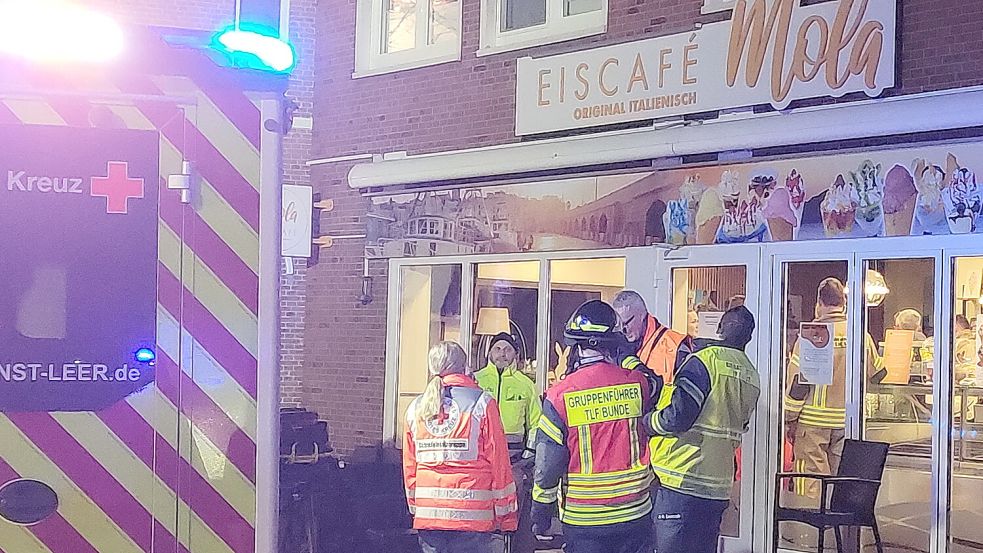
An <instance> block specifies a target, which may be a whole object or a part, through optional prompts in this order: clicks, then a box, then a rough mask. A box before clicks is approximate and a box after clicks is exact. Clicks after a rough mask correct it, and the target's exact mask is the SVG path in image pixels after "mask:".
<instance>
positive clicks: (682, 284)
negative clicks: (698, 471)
mask: <svg viewBox="0 0 983 553" xmlns="http://www.w3.org/2000/svg"><path fill="white" fill-rule="evenodd" d="M746 298H747V268H746V267H745V266H743V265H737V266H731V267H685V268H683V267H681V268H676V269H673V270H672V304H671V309H672V313H671V314H670V320H671V322H670V326H671V328H672V329H673V330H675V331H677V332H682V333H685V334H688V335H689V336H692V337H693V338H701V339H711V340H712V339H716V338H717V323H718V322H719V321H720V316H721V315H723V314H724V312H725V311H727V310H728V309H730V308H732V307H737V306H739V305H744V303H745V301H746ZM741 457H742V450H741V449H739V450H738V451H737V454H736V456H735V460H734V461H735V464H736V466H737V473H736V474H735V479H734V485H733V487H732V489H731V495H730V505H729V506H728V507H727V510H726V511H724V516H723V519H722V520H721V522H720V535H721V536H723V537H725V538H737V537H740V524H741V480H742V479H743V476H744V475H743V473H742V472H743V471H742V470H741V469H742V468H743V467H742V464H743V463H741V462H740V461H741Z"/></svg>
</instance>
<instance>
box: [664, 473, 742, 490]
mask: <svg viewBox="0 0 983 553" xmlns="http://www.w3.org/2000/svg"><path fill="white" fill-rule="evenodd" d="M653 468H654V470H655V472H657V473H659V474H660V475H665V476H668V477H673V478H685V479H686V480H691V481H696V482H700V483H702V484H704V485H710V486H714V487H716V486H725V487H726V488H727V489H728V490H729V489H730V485H731V483H732V479H730V478H714V477H712V476H707V475H705V474H683V473H681V472H677V471H674V470H671V469H668V468H665V467H653Z"/></svg>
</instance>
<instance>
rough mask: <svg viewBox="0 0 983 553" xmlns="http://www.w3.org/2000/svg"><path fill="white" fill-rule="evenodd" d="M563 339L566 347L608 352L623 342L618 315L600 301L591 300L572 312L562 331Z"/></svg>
mask: <svg viewBox="0 0 983 553" xmlns="http://www.w3.org/2000/svg"><path fill="white" fill-rule="evenodd" d="M563 338H564V340H565V341H566V342H567V344H568V345H580V346H585V347H588V348H590V349H598V346H602V347H601V348H600V349H605V350H610V349H612V348H616V347H618V346H619V345H620V344H621V342H623V341H624V339H625V338H624V335H623V334H622V333H621V330H620V329H619V327H618V314H617V313H615V312H614V309H613V308H612V307H611V306H610V305H608V304H606V303H604V302H603V301H600V300H591V301H588V302H587V303H585V304H583V305H581V306H580V307H578V308H577V310H576V311H574V312H573V315H572V316H571V317H570V321H569V322H567V326H566V327H565V328H564V329H563Z"/></svg>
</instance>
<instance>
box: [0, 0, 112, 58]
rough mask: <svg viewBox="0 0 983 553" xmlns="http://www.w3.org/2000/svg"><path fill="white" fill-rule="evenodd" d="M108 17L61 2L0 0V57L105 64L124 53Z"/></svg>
mask: <svg viewBox="0 0 983 553" xmlns="http://www.w3.org/2000/svg"><path fill="white" fill-rule="evenodd" d="M123 46H124V40H123V31H122V29H121V28H120V26H119V25H118V24H117V23H116V22H115V21H114V20H113V19H112V18H110V17H108V16H106V15H104V14H101V13H99V12H96V11H93V10H90V9H87V8H84V7H82V6H79V5H76V4H73V3H70V2H65V1H60V0H31V1H24V0H0V54H7V55H12V56H17V57H22V58H27V59H28V60H30V61H33V62H39V63H82V64H85V63H105V62H108V61H111V60H112V59H114V58H116V57H118V56H119V55H120V54H121V53H122V52H123Z"/></svg>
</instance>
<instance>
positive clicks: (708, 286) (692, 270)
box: [653, 245, 769, 553]
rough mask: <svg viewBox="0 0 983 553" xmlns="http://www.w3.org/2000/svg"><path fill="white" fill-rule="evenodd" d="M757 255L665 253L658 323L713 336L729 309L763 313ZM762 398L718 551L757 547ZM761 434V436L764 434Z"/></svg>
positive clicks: (753, 350)
mask: <svg viewBox="0 0 983 553" xmlns="http://www.w3.org/2000/svg"><path fill="white" fill-rule="evenodd" d="M760 253H761V249H760V247H758V246H750V245H749V246H742V245H732V246H728V247H727V248H720V247H715V246H709V247H692V248H685V249H681V250H675V251H670V252H667V254H666V255H665V257H664V258H662V259H661V262H660V263H659V266H658V268H657V271H656V275H657V278H656V282H655V297H656V304H655V306H653V313H654V314H655V315H656V316H657V317H658V318H659V319H660V320H661V321H662V322H663V324H666V325H668V326H670V327H672V328H673V329H674V330H677V331H679V332H684V333H686V334H689V335H691V336H693V337H696V338H715V337H716V329H717V322H718V321H719V320H720V315H722V314H723V312H724V311H726V310H727V309H730V308H731V307H735V306H738V305H745V306H747V308H748V309H749V310H750V311H751V312H752V313H754V314H755V317H756V318H757V317H758V314H759V313H766V312H767V309H768V306H767V305H765V304H764V303H762V301H761V300H762V294H761V289H760V286H761V278H760V277H761V272H760V264H759V259H760ZM765 303H768V302H765ZM756 322H757V329H756V331H755V337H754V339H753V340H752V342H751V343H750V344H749V345H748V351H747V353H748V356H749V357H750V358H751V361H752V362H754V363H755V365H756V366H757V367H758V370H759V372H760V373H761V382H762V387H764V386H765V383H766V382H767V376H766V371H764V370H763V368H764V367H765V365H766V364H765V362H764V360H763V359H762V356H759V351H764V352H767V348H759V347H758V344H757V342H758V341H759V340H761V339H762V336H764V335H766V334H767V328H766V327H767V325H766V324H764V323H763V322H762V321H761V320H756ZM766 396H767V394H766V392H765V390H764V389H763V390H762V394H761V400H760V401H759V403H758V408H757V412H756V416H755V420H754V421H752V424H751V428H750V430H749V431H748V432H747V433H746V434H745V435H744V439H743V442H742V445H741V447H740V449H739V450H738V451H737V454H736V455H735V463H736V464H737V467H738V470H737V474H736V475H735V482H734V486H733V490H732V492H731V501H730V505H729V507H728V508H727V510H726V511H725V513H724V518H723V521H722V522H721V529H720V530H721V532H720V533H721V547H720V551H722V552H727V553H730V552H750V551H760V550H761V548H760V547H755V541H754V540H755V535H754V532H755V531H758V529H757V528H755V527H754V526H755V525H754V514H755V510H754V497H755V489H756V487H757V486H756V485H757V484H758V482H759V481H760V480H759V479H758V478H756V476H757V475H756V473H755V471H756V467H760V466H761V465H762V463H759V462H756V459H755V457H756V456H757V455H758V454H760V452H761V451H763V449H762V447H761V444H759V443H758V433H757V432H756V429H757V428H767V413H768V411H769V404H768V401H767V397H766ZM759 421H761V422H759ZM762 434H763V437H765V438H766V434H767V432H764V433H762ZM765 445H766V444H765ZM758 526H760V525H758Z"/></svg>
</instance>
